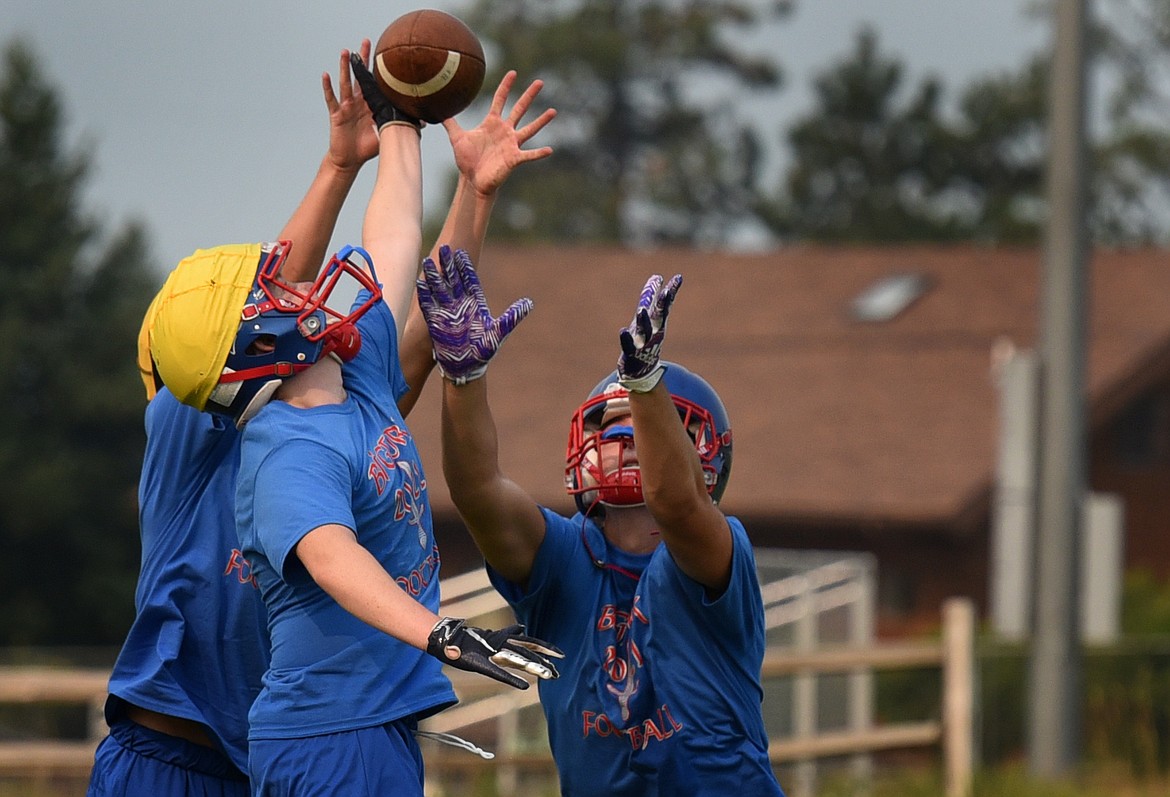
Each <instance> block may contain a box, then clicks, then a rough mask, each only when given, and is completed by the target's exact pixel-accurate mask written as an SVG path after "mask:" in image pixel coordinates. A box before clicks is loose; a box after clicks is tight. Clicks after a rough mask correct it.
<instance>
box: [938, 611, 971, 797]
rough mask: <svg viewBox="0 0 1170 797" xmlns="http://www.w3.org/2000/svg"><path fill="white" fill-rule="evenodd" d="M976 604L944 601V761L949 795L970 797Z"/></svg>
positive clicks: (952, 796)
mask: <svg viewBox="0 0 1170 797" xmlns="http://www.w3.org/2000/svg"><path fill="white" fill-rule="evenodd" d="M974 677H975V607H974V605H973V604H972V602H971V601H970V600H969V599H967V598H950V599H948V600H947V601H946V602H945V603H944V604H943V708H942V714H943V718H942V719H943V723H942V724H943V728H942V730H943V762H944V768H945V777H946V794H947V797H970V794H971V778H972V769H973V766H974V727H975V689H974Z"/></svg>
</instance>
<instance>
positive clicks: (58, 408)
mask: <svg viewBox="0 0 1170 797" xmlns="http://www.w3.org/2000/svg"><path fill="white" fill-rule="evenodd" d="M2 57H3V61H2V64H3V71H2V73H0V283H2V284H3V285H4V290H3V291H2V292H0V395H3V397H4V411H3V412H2V413H0V549H2V550H3V551H4V556H2V557H0V584H2V585H3V589H0V644H6V645H12V644H63V643H69V644H92V643H116V642H118V641H119V640H120V639H121V637H122V636H123V634H124V633H125V630H126V628H127V627H128V624H129V621H130V618H131V617H132V614H133V589H134V582H135V576H136V572H137V559H138V535H137V520H136V517H137V501H136V485H137V480H138V470H139V468H140V466H141V461H142V448H143V430H142V411H143V407H144V398H143V395H142V387H141V382H140V381H139V380H138V377H137V370H136V367H135V364H134V345H135V339H136V335H137V330H138V325H139V323H140V321H141V318H142V313H143V311H144V309H145V307H146V305H147V303H148V301H149V298H150V295H151V293H152V289H153V287H154V286H155V282H156V280H155V279H154V278H153V277H152V273H151V268H150V266H149V265H148V255H147V247H146V242H145V239H144V233H143V231H142V229H141V228H140V227H138V226H137V225H129V226H127V227H126V228H125V229H123V230H121V231H120V232H118V233H117V234H116V235H115V236H114V237H113V238H112V239H111V240H109V241H103V239H102V236H101V234H100V229H99V225H97V224H96V223H95V222H94V221H93V220H92V219H91V218H90V217H89V216H88V215H87V214H86V213H85V212H84V211H83V209H82V207H81V202H82V197H81V190H82V188H83V186H84V181H85V178H86V172H87V167H88V158H87V156H86V155H85V154H84V153H78V152H68V151H66V149H65V147H64V145H63V143H62V138H63V133H64V131H63V113H62V109H61V105H60V102H59V100H58V98H57V96H56V94H55V92H54V91H53V89H52V88H51V87H50V86H48V85H46V84H45V82H44V81H43V80H42V78H41V76H40V72H39V70H38V68H37V64H36V60H35V58H34V56H33V54H32V52H31V50H30V49H29V48H28V47H27V46H25V45H23V44H22V43H20V42H18V41H14V42H12V43H10V44H9V45H8V46H7V47H6V49H5V50H4V52H3V56H2Z"/></svg>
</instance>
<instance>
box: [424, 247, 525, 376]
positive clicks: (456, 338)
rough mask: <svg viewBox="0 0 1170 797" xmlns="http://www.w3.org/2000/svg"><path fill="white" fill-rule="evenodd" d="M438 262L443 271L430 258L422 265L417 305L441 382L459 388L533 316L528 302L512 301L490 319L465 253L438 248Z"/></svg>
mask: <svg viewBox="0 0 1170 797" xmlns="http://www.w3.org/2000/svg"><path fill="white" fill-rule="evenodd" d="M439 263H440V265H441V266H442V271H440V270H439V268H438V267H437V266H436V265H435V261H434V260H432V259H431V258H429V257H428V258H427V259H426V260H424V261H423V276H422V277H420V278H419V279H418V280H417V287H418V306H419V309H420V310H421V311H422V314H423V318H424V319H425V320H426V322H427V328H428V329H429V330H430V333H431V346H432V348H433V350H434V355H435V365H437V366H438V368H439V372H440V373H442V374H443V377H444V378H445V379H448V380H450V381H451V382H454V383H455V384H456V385H463V384H466V383H467V382H471V381H472V380H475V379H479V378H480V377H481V376H483V375H484V373H485V372H486V371H487V366H488V362H490V361H491V359H492V357H494V356H495V354H496V352H497V351H499V348H500V346H501V345H502V344H503V342H504V339H505V338H507V337H508V335H510V334H512V330H513V329H515V328H516V325H517V324H519V323H520V322H521V321H522V320H524V317H525V316H527V315H528V313H530V312H531V311H532V300H531V299H527V298H525V299H517V300H516V301H515V302H513V303H512V304H511V306H510V307H509V308H508V309H507V310H505V311H504V313H503V315H501V316H500V317H499V318H494V317H493V316H492V314H491V311H490V310H489V309H488V305H487V299H486V298H485V297H484V294H483V288H482V287H481V286H480V284H479V277H478V276H477V275H476V273H475V267H474V266H473V265H472V264H471V258H470V257H468V255H467V253H466V252H465V251H463V250H462V249H456V250H452V249H451V247H449V246H442V247H440V248H439Z"/></svg>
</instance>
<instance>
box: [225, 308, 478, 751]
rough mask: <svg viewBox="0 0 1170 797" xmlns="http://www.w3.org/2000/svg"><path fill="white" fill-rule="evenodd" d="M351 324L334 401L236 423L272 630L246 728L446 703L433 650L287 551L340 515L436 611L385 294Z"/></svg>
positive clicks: (428, 709)
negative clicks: (355, 340)
mask: <svg viewBox="0 0 1170 797" xmlns="http://www.w3.org/2000/svg"><path fill="white" fill-rule="evenodd" d="M359 301H360V297H359ZM358 330H359V331H360V333H361V338H362V344H361V349H360V351H359V352H358V355H357V357H355V358H354V359H353V360H352V361H351V362H348V363H346V364H345V366H344V368H343V370H342V373H343V378H344V382H345V389H346V393H347V396H346V398H345V400H344V401H343V402H341V403H340V404H332V405H327V406H320V407H313V408H309V409H301V408H296V407H293V406H292V405H290V404H288V403H286V402H282V401H273V402H271V403H270V404H268V405H267V406H266V407H264V409H263V410H261V411H260V412H259V413H258V414H257V416H256V417H255V418H253V419H252V420H251V421H249V422H248V425H247V426H246V427H245V430H244V435H243V447H242V455H241V469H240V479H239V492H238V494H237V530H238V532H239V535H240V541H241V544H242V548H243V551H244V554H245V556H247V557H248V559H249V561H251V562H252V567H253V572H254V573H255V574H256V578H257V581H258V582H259V584H260V592H261V595H262V596H263V598H264V603H265V605H266V606H267V607H268V611H269V631H270V634H271V638H272V662H271V666H270V668H269V670H268V672H267V673H266V674H265V676H264V687H263V689H262V690H261V693H260V696H259V697H258V698H257V700H256V702H255V704H254V705H253V707H252V712H251V715H250V718H249V719H250V723H251V729H250V738H252V739H292V738H300V737H306V736H316V735H320V734H326V733H335V732H338V731H347V730H356V729H360V728H366V727H371V726H374V725H382V724H384V723H387V722H390V721H393V720H397V719H401V718H406V717H423V716H427V715H429V714H431V713H434V712H435V711H438V710H439V709H441V708H444V707H446V706H448V705H450V704H452V703H454V702H455V696H454V692H453V691H452V689H451V683H450V681H449V680H448V679H447V677H446V676H445V675H444V674H443V673H442V671H441V667H442V665H441V664H440V662H439V661H438V660H437V659H435V658H433V657H431V656H428V655H427V654H426V653H425V652H424V651H421V650H418V649H417V648H414V647H411V646H410V645H407V644H405V643H403V642H399V641H398V640H396V639H394V638H392V637H390V636H388V635H386V634H384V633H382V632H381V631H378V630H376V629H375V628H373V627H372V626H369V625H367V624H366V623H364V622H362V621H361V620H359V619H357V618H356V617H354V616H353V615H351V614H350V613H349V612H347V611H346V610H345V609H343V608H342V607H341V605H340V604H338V603H337V602H336V601H335V600H334V599H333V598H332V597H330V596H329V595H328V594H327V593H326V592H325V591H324V590H322V589H321V588H320V587H319V586H317V584H316V582H315V581H313V579H312V577H311V576H310V575H309V573H308V571H306V570H305V568H304V566H303V565H302V564H301V563H300V560H299V559H298V558H297V557H296V555H295V551H296V546H297V543H298V542H300V540H301V539H302V538H303V537H304V536H305V535H306V534H307V533H309V532H310V531H312V530H313V529H315V528H318V527H320V526H323V525H327V524H339V525H342V526H346V527H348V528H350V529H353V530H354V531H355V533H356V535H357V539H358V542H360V543H361V544H362V545H363V546H364V547H365V548H366V549H367V550H369V551H370V553H371V554H373V555H374V557H375V558H376V559H377V560H378V561H379V562H380V563H381V564H382V566H383V567H384V568H385V569H386V571H387V572H388V573H390V574H391V576H393V577H394V578H395V579H396V580H397V582H398V584H399V586H400V587H401V588H402V589H403V590H404V591H405V592H406V593H407V594H408V595H410V596H411V597H412V598H414V599H415V600H417V601H419V602H420V603H421V604H423V605H424V606H426V607H427V608H429V609H431V610H432V611H438V608H439V551H438V548H437V547H436V545H435V538H434V534H433V533H432V530H431V514H430V506H429V502H428V499H427V490H426V478H425V477H424V475H423V470H422V465H421V462H420V460H419V456H418V451H417V450H416V449H415V445H414V441H413V439H412V438H411V436H410V433H409V431H408V430H407V428H406V423H405V421H403V419H402V415H401V414H400V413H399V412H398V407H397V405H396V401H397V399H398V397H400V396H401V395H402V394H403V393H404V392H405V390H406V384H405V382H404V381H403V378H402V373H401V369H400V368H399V366H398V350H397V338H396V335H395V329H394V321H393V318H392V317H391V315H390V311H389V309H388V308H387V307H386V306H385V304H384V303H382V302H378V303H377V304H376V305H375V306H374V307H373V308H372V309H371V310H370V311H369V312H367V313H366V314H365V315H364V316H362V318H361V319H360V320H359V321H358Z"/></svg>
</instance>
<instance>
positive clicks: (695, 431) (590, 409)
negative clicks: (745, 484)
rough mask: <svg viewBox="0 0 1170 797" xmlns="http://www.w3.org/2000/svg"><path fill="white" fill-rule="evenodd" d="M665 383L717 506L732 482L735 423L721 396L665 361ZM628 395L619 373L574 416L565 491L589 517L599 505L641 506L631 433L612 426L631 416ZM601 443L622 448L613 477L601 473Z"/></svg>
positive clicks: (639, 477)
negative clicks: (630, 454) (630, 450)
mask: <svg viewBox="0 0 1170 797" xmlns="http://www.w3.org/2000/svg"><path fill="white" fill-rule="evenodd" d="M662 365H663V366H665V369H666V370H665V373H664V374H663V376H662V381H663V382H664V383H665V384H666V388H667V390H669V391H670V395H671V398H672V399H674V405H675V407H677V408H678V413H679V417H680V418H682V422H683V425H684V426H685V427H686V429H687V433H688V434H689V435H690V437H691V440H693V441H694V443H695V450H697V451H698V453H699V462H700V464H701V465H702V467H703V477H704V480H705V481H706V483H707V492H708V493H710V494H711V499H712V500H713V501H716V502H718V501H719V499H720V498H721V497H722V496H723V491H724V490H725V489H726V488H727V480H728V479H729V478H730V476H731V421H730V419H729V418H728V417H727V410H726V409H725V408H724V406H723V401H722V400H720V398H719V394H718V393H716V392H715V389H714V388H712V387H711V385H710V384H708V383H707V381H706V380H705V379H703V378H702V377H701V376H699V375H698V374H695V373H692V372H691V371H688V370H687V369H686V368H684V367H683V366H681V365H679V364H678V363H672V362H667V361H666V360H663V361H662ZM629 406H630V405H629V392H628V391H627V390H626V389H625V388H623V387H622V386H621V385H620V384H619V383H618V374H617V371H614V372H613V373H611V374H610V375H609V376H607V377H605V379H602V380H601V381H600V382H598V383H597V385H596V386H595V387H594V388H593V390H592V391H590V393H589V398H587V399H586V400H585V403H584V404H582V405H581V407H580V408H579V409H578V410H577V412H576V413H574V415H573V420H572V422H571V423H570V426H569V445H568V452H567V454H566V461H565V487H566V489H567V490H568V491H569V494H570V495H572V496H573V499H574V500H575V501H576V503H577V509H578V510H580V511H581V513H582V514H585V515H588V514H589V513H590V512H592V511H593V510H594V509H595V508H596V506H597V505H598V504H601V505H603V506H637V505H639V504H643V503H645V499H644V498H643V496H642V473H641V470H640V469H639V467H638V465H637V462H636V459H635V458H632V457H628V456H626V454H625V448H626V447H627V446H629V445H630V442H631V441H632V440H633V429H632V428H631V427H629V426H626V425H620V426H619V425H614V424H611V423H610V422H611V421H612V420H614V419H616V418H621V417H624V416H626V415H629V412H630V410H629ZM602 443H605V444H607V445H611V444H614V443H620V444H621V447H622V448H621V450H620V451H619V452H617V453H616V455H615V460H614V461H615V462H616V467H615V468H614V469H613V470H612V471H611V472H609V473H606V472H604V471H603V469H602V467H601V451H600V446H601V444H602Z"/></svg>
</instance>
